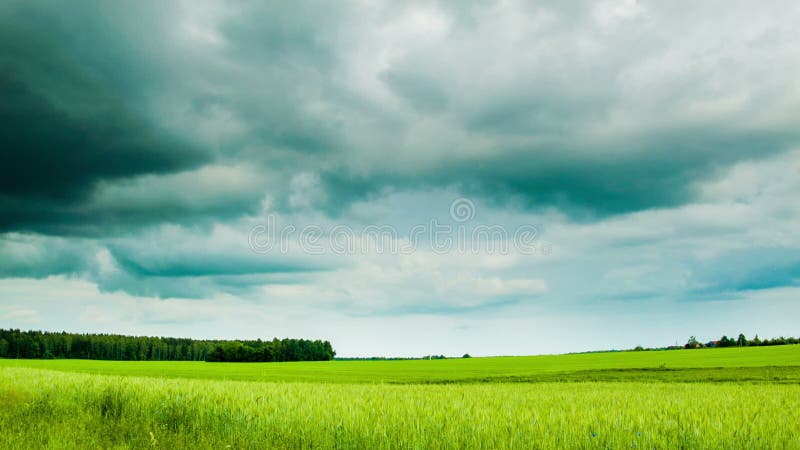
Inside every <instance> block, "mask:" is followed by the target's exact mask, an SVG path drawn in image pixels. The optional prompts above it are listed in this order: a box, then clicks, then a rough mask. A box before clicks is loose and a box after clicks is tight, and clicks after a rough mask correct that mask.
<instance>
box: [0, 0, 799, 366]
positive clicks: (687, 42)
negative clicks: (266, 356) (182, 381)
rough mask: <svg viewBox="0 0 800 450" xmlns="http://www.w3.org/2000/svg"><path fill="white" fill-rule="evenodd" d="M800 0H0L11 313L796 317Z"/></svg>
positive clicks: (366, 333)
mask: <svg viewBox="0 0 800 450" xmlns="http://www.w3.org/2000/svg"><path fill="white" fill-rule="evenodd" d="M797 23H800V4H798V3H797V2H794V1H774V2H747V1H707V2H701V3H698V2H680V1H679V2H655V1H654V2H650V1H628V0H625V1H575V2H528V1H519V2H516V1H498V2H494V1H464V2H433V1H431V2H418V1H410V2H380V1H375V2H371V1H370V2H366V1H354V2H350V1H341V2H305V1H299V2H286V3H279V2H237V3H236V4H226V3H223V2H207V1H201V0H193V1H176V2H150V1H136V2H100V3H96V2H83V1H74V2H47V1H34V2H30V1H6V2H3V3H2V5H0V99H1V100H0V327H2V328H9V327H13V328H22V329H42V330H51V331H60V330H67V331H71V332H104V333H118V334H132V335H160V336H178V337H193V338H226V339H232V338H253V339H254V338H262V339H265V338H266V339H271V338H272V337H276V336H277V337H299V338H313V339H327V340H330V341H331V343H332V344H333V346H334V348H335V349H336V350H337V353H338V355H339V356H373V355H385V356H423V355H428V354H445V355H458V356H460V355H461V354H463V353H470V354H472V355H518V354H541V353H560V352H571V351H584V350H599V349H612V348H632V347H634V346H636V345H643V346H666V345H674V344H676V343H678V344H682V343H684V342H685V341H686V340H687V339H688V337H689V336H692V335H694V336H697V337H698V339H700V340H710V339H716V338H718V337H720V336H722V335H723V334H727V335H729V336H730V335H738V333H740V332H743V333H745V334H746V335H747V336H748V337H751V336H752V335H755V334H758V335H760V336H761V337H777V336H781V335H785V336H789V335H792V336H797V335H800V321H798V319H797V318H798V317H800V233H798V230H800V201H798V198H800V123H798V121H799V120H800V119H799V118H800V28H798V27H797Z"/></svg>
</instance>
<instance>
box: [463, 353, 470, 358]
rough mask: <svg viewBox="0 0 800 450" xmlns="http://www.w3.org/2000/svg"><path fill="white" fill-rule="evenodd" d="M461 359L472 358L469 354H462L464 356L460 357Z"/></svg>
mask: <svg viewBox="0 0 800 450" xmlns="http://www.w3.org/2000/svg"><path fill="white" fill-rule="evenodd" d="M462 358H472V357H471V356H469V353H464V356H462Z"/></svg>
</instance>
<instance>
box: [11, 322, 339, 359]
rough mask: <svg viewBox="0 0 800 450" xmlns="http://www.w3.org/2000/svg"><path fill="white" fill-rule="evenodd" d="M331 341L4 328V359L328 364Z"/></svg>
mask: <svg viewBox="0 0 800 450" xmlns="http://www.w3.org/2000/svg"><path fill="white" fill-rule="evenodd" d="M335 355H336V352H335V351H334V350H333V347H332V346H331V343H330V342H328V341H321V340H313V341H312V340H307V339H277V338H275V339H273V340H271V341H262V340H260V339H258V340H255V341H240V340H236V341H226V340H195V339H182V338H171V337H147V336H123V335H116V334H77V333H67V332H46V331H20V330H15V329H9V330H6V329H0V358H25V359H101V360H117V361H209V362H283V361H329V360H331V359H333V357H334V356H335Z"/></svg>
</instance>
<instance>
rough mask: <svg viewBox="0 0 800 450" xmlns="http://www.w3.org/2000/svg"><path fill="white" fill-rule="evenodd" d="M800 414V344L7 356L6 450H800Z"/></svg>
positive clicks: (2, 406)
mask: <svg viewBox="0 0 800 450" xmlns="http://www.w3.org/2000/svg"><path fill="white" fill-rule="evenodd" d="M312 380H313V381H312ZM798 410H800V346H784V347H761V348H744V349H713V350H712V349H709V350H692V351H669V352H626V353H592V354H580V355H562V356H539V357H514V358H471V359H458V360H443V361H442V360H439V361H437V360H434V361H332V362H325V363H278V364H275V363H273V364H269V363H267V364H235V363H233V364H204V363H169V362H167V363H156V362H108V361H74V360H64V361H58V360H56V361H31V360H27V361H26V360H0V448H3V449H16V448H119V449H122V448H169V449H172V448H219V449H224V448H369V449H373V448H378V449H380V448H409V449H411V448H648V449H650V448H658V449H661V448H725V449H737V448H742V449H744V448H800V421H798V420H797V418H796V411H798Z"/></svg>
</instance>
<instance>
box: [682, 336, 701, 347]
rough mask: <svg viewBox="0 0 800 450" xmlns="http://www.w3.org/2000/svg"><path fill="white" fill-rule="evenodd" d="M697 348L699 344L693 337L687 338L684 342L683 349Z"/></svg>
mask: <svg viewBox="0 0 800 450" xmlns="http://www.w3.org/2000/svg"><path fill="white" fill-rule="evenodd" d="M699 346H700V343H699V342H697V338H696V337H694V336H689V340H688V341H686V345H684V346H683V347H684V348H697V347H699Z"/></svg>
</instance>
